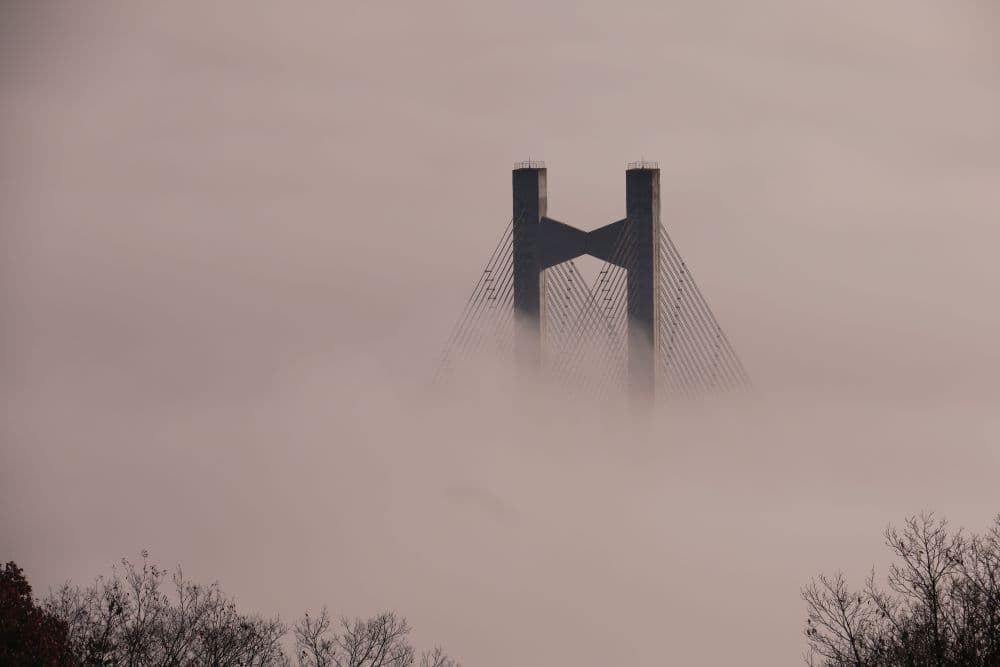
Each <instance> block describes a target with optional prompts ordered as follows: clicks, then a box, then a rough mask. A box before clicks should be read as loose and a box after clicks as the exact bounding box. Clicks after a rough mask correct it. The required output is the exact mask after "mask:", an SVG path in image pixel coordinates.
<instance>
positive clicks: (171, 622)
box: [43, 552, 460, 667]
mask: <svg viewBox="0 0 1000 667" xmlns="http://www.w3.org/2000/svg"><path fill="white" fill-rule="evenodd" d="M168 574H169V573H168V572H167V571H166V570H164V569H162V568H160V567H158V566H156V565H153V564H151V563H149V560H148V554H147V553H146V552H143V553H142V562H141V563H140V564H138V565H136V564H133V563H132V562H130V561H129V560H127V559H123V560H122V561H121V564H120V565H119V566H116V567H114V568H113V569H112V573H111V576H110V577H107V578H105V577H99V578H98V579H97V581H96V582H95V583H94V585H93V586H90V587H88V588H80V587H77V586H72V585H70V584H65V585H64V586H62V587H61V588H59V589H58V590H56V591H54V592H52V593H50V594H49V596H48V597H47V598H46V600H45V601H44V604H43V610H44V611H45V613H47V614H49V615H50V616H51V617H52V618H53V620H54V621H56V622H58V623H59V624H60V627H62V626H65V635H64V637H65V639H64V643H65V644H66V645H67V647H68V648H69V651H70V653H71V654H72V657H73V661H75V662H79V663H81V664H86V665H116V666H117V665H126V666H128V667H133V666H140V665H141V666H142V667H147V666H154V667H179V666H180V665H184V666H187V665H191V666H194V667H237V666H239V667H278V666H280V667H285V666H287V665H291V664H296V663H297V664H298V665H299V667H410V666H411V665H413V663H414V662H415V656H416V652H415V651H414V648H413V646H412V645H411V644H410V641H409V634H410V626H409V624H408V623H407V621H406V619H405V618H402V617H400V616H398V615H396V614H395V613H393V612H385V613H382V614H379V615H377V616H374V617H372V618H369V619H360V618H358V619H354V620H348V619H347V618H344V619H342V620H341V622H340V626H339V628H335V627H334V624H333V622H332V621H331V619H330V615H329V613H328V612H327V610H326V608H325V607H324V608H323V610H322V611H321V612H320V614H319V616H311V615H310V614H309V613H306V614H305V615H304V616H303V618H301V619H300V620H299V621H298V622H297V623H296V624H295V625H294V627H293V628H292V635H293V637H294V641H295V655H294V658H290V657H289V656H287V655H286V654H285V653H284V651H283V650H282V638H283V637H284V635H285V634H286V630H287V629H286V627H285V626H284V624H282V623H281V622H280V621H279V620H278V619H277V618H264V617H261V616H259V615H256V614H245V613H242V612H240V611H239V610H238V609H237V607H236V603H235V602H234V601H233V600H232V598H230V597H228V596H226V595H225V594H224V593H223V592H222V591H221V590H220V588H219V586H218V584H211V585H208V586H204V585H201V584H197V583H195V582H192V581H190V580H188V579H186V578H185V577H184V573H183V572H182V571H181V569H180V568H177V569H176V570H175V571H174V572H173V573H172V576H171V577H170V581H172V583H173V586H172V587H168V588H170V589H171V590H169V591H165V590H164V583H165V581H168V580H167V575H168ZM420 667H460V665H459V664H458V662H456V661H455V660H453V659H451V658H450V657H448V656H447V654H445V653H444V651H442V650H441V649H440V648H435V649H434V650H432V651H429V652H425V653H424V654H422V656H421V660H420Z"/></svg>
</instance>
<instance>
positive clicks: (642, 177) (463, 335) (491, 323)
mask: <svg viewBox="0 0 1000 667" xmlns="http://www.w3.org/2000/svg"><path fill="white" fill-rule="evenodd" d="M547 177H548V174H547V171H546V169H545V165H544V164H542V163H540V162H521V163H518V164H516V165H514V169H513V172H512V175H511V191H512V203H513V210H512V216H511V221H510V224H509V226H508V227H507V229H506V230H505V231H504V235H503V236H502V237H501V239H500V242H499V243H498V244H497V247H496V248H495V249H494V251H493V254H492V255H491V257H490V259H489V261H488V262H487V264H486V267H485V268H484V269H483V272H482V275H481V276H480V279H479V282H478V283H477V284H476V286H475V288H474V289H473V292H472V295H471V296H470V297H469V301H468V303H467V304H466V308H465V311H464V312H463V314H462V316H461V318H460V320H459V322H458V324H457V325H456V327H455V329H454V332H453V334H452V337H451V341H450V343H449V344H448V346H447V348H446V350H445V353H444V355H443V358H442V362H441V366H440V367H439V373H440V372H442V371H443V370H446V369H448V368H451V367H452V365H453V363H454V361H455V360H456V358H457V356H458V355H460V354H471V353H482V352H485V351H486V348H487V347H489V346H491V345H497V346H498V347H497V348H496V349H494V350H493V353H494V354H495V353H499V354H501V355H503V356H505V357H506V356H507V355H510V354H512V355H513V359H514V361H515V363H516V364H517V365H518V366H519V367H526V368H528V369H541V368H543V367H546V368H550V369H552V370H553V371H554V372H555V373H556V374H558V375H561V376H562V378H563V379H564V380H565V386H567V387H568V388H571V389H572V390H573V391H574V392H575V391H577V390H579V391H583V392H587V393H599V394H602V395H603V393H604V391H605V390H606V389H607V387H609V386H615V387H624V388H625V389H626V390H627V391H628V393H629V394H631V395H632V397H633V398H636V399H639V400H640V401H642V402H647V401H650V400H651V399H653V397H654V396H657V397H659V396H663V397H665V398H667V399H668V400H673V399H675V398H684V397H690V396H694V395H697V394H701V393H705V392H710V391H717V390H729V389H739V388H742V387H746V386H748V385H749V377H748V376H747V374H746V371H745V370H744V369H743V366H742V364H741V363H740V360H739V358H738V356H737V355H736V352H735V351H734V350H733V348H732V346H731V345H730V344H729V341H728V340H727V339H726V336H725V334H724V333H723V331H722V328H721V327H720V326H719V323H718V322H717V321H716V319H715V316H714V315H713V314H712V311H711V309H710V308H709V307H708V303H707V302H706V300H705V298H704V297H703V296H702V294H701V291H700V290H699V289H698V286H697V285H696V284H695V282H694V279H693V277H692V276H691V274H690V272H689V271H688V269H687V265H686V264H685V262H684V260H683V258H682V257H681V255H680V252H679V251H678V250H677V247H676V246H675V245H674V243H673V241H672V240H671V238H670V235H669V234H668V233H667V232H666V230H665V229H664V228H663V226H662V224H661V221H660V169H659V167H658V166H657V165H656V164H655V163H648V162H635V163H630V164H629V165H628V166H627V168H626V171H625V217H624V218H622V219H621V220H617V221H615V222H611V223H609V224H607V225H604V226H603V227H600V228H598V229H594V230H592V231H589V232H586V231H582V230H580V229H577V228H576V227H573V226H571V225H568V224H566V223H563V222H559V221H558V220H555V219H554V218H551V217H549V211H548V194H547V192H546V186H547ZM581 255H590V256H591V257H596V258H597V259H599V260H602V261H603V262H604V264H603V268H602V270H601V272H600V274H599V276H598V278H597V281H596V282H595V284H593V285H590V284H589V283H588V281H587V279H585V278H584V277H583V275H582V274H581V273H580V272H579V270H578V269H577V267H576V265H575V263H574V262H573V260H574V259H575V258H576V257H580V256H581ZM508 358H509V357H508Z"/></svg>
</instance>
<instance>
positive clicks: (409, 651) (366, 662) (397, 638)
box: [336, 612, 414, 667]
mask: <svg viewBox="0 0 1000 667" xmlns="http://www.w3.org/2000/svg"><path fill="white" fill-rule="evenodd" d="M341 626H342V627H341V634H340V635H339V636H338V637H337V639H336V642H337V647H338V651H337V654H338V655H337V660H336V665H337V667H409V665H412V664H413V659H414V650H413V646H411V645H410V642H409V637H408V636H409V634H410V625H409V623H407V622H406V619H405V618H401V617H399V616H397V615H396V614H395V613H393V612H385V613H382V614H379V615H378V616H374V617H372V618H369V619H368V620H362V619H360V618H358V619H355V620H354V621H349V620H347V619H346V618H345V619H343V620H342V621H341Z"/></svg>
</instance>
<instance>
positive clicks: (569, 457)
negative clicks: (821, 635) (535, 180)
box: [0, 0, 1000, 667]
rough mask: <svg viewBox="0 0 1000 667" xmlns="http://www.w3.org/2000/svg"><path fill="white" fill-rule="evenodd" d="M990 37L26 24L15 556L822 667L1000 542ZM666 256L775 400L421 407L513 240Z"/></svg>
mask: <svg viewBox="0 0 1000 667" xmlns="http://www.w3.org/2000/svg"><path fill="white" fill-rule="evenodd" d="M998 44H1000V17H998V15H997V10H996V9H995V3H993V2H991V1H990V0H983V1H982V2H974V1H971V0H956V1H954V2H947V3H943V2H930V1H926V2H924V1H917V0H905V1H904V0H886V1H884V2H860V1H859V0H849V1H847V2H837V3H830V2H819V1H807V2H802V1H799V0H794V1H793V0H762V1H758V2H754V3H745V2H738V1H736V0H733V1H731V2H721V1H712V2H706V1H705V0H697V1H695V0H684V1H680V0H675V1H672V2H664V1H658V2H623V3H610V2H604V3H599V2H547V3H537V2H527V1H526V0H523V1H522V0H515V1H513V2H507V3H491V4H489V5H487V4H486V3H467V2H457V1H455V2H443V1H440V0H430V1H427V2H420V3H385V2H383V3H378V2H346V1H343V0H341V1H335V2H332V3H296V4H295V5H294V6H293V5H292V4H290V3H282V4H280V5H279V4H274V3H263V2H260V3H248V2H241V3H235V2H234V3H219V2H214V3H195V2H174V3H160V4H159V5H154V4H152V3H150V4H139V3H131V2H104V3H99V4H98V3H93V4H84V3H44V4H39V3H29V2H24V3H20V4H19V3H17V2H7V3H4V5H3V7H2V9H0V48H2V56H0V145H2V147H3V151H2V157H0V160H2V161H0V216H2V217H0V221H2V223H0V224H2V238H0V253H2V257H0V259H2V266H3V274H2V282H0V285H2V287H0V307H2V318H0V328H2V329H0V355H2V356H0V364H2V365H0V370H2V376H0V401H2V403H3V405H4V406H5V412H4V421H3V424H2V428H3V430H2V434H3V450H2V459H0V466H2V467H0V471H2V472H0V557H2V558H3V559H4V560H7V559H13V560H16V561H17V562H18V563H20V564H21V565H22V566H23V567H25V569H26V572H27V575H28V576H29V579H30V580H31V581H32V582H33V583H34V584H35V586H36V589H37V590H38V591H44V590H46V589H47V588H48V587H50V586H53V585H57V584H58V583H60V582H61V581H63V580H64V579H66V578H72V579H73V580H74V581H77V582H86V581H90V580H92V579H93V578H94V577H95V576H96V575H98V574H101V573H106V572H107V570H108V568H109V566H110V565H111V563H113V562H114V561H115V560H116V559H117V558H119V557H121V556H135V555H136V554H137V553H138V551H139V550H140V549H142V548H148V549H149V550H150V551H151V552H152V554H153V557H154V558H155V559H156V560H158V562H160V563H161V564H166V565H172V564H175V563H182V564H183V565H184V567H185V572H186V573H187V574H189V575H191V576H192V577H195V578H198V579H203V580H213V579H219V580H220V582H221V584H222V585H223V587H224V588H225V589H226V590H227V591H230V592H232V593H234V594H235V595H237V597H238V600H239V602H240V604H241V606H243V607H244V608H247V609H254V610H258V611H261V612H264V613H280V614H281V615H282V617H283V618H285V619H292V618H294V617H296V616H297V615H299V614H300V613H301V612H302V611H303V610H305V609H306V608H312V609H316V608H317V607H319V606H320V605H322V604H324V603H325V604H328V605H329V606H330V608H331V610H332V611H334V612H335V613H337V614H341V613H343V614H351V615H361V614H370V613H374V612H376V611H378V610H380V609H383V608H387V607H389V608H395V609H397V610H399V611H400V612H401V613H403V614H405V615H406V616H408V618H409V619H410V621H411V623H412V624H413V625H414V626H415V627H416V629H417V640H418V642H419V643H420V644H421V645H429V644H432V643H441V644H443V645H444V646H445V647H446V648H447V649H448V650H449V651H450V652H451V653H453V654H454V655H456V656H458V657H459V658H461V659H462V661H463V663H464V664H466V665H467V666H469V667H500V666H503V665H511V664H519V665H527V666H530V665H539V666H541V665H574V666H580V667H586V666H589V665H594V666H596V665H608V664H626V663H627V664H633V665H663V664H678V665H680V664H683V665H720V664H721V665H725V664H737V663H738V664H752V665H784V664H796V663H797V662H798V661H799V655H800V653H801V652H802V650H803V648H804V642H803V641H802V636H801V634H800V628H801V624H802V621H803V616H804V608H803V606H802V604H801V602H800V601H799V598H798V593H799V588H800V586H801V585H803V584H804V583H806V582H807V581H808V579H809V577H810V576H812V575H813V574H815V573H818V572H823V571H832V570H834V569H837V568H842V569H844V570H845V571H846V572H847V574H848V576H849V577H851V578H852V579H853V580H854V581H856V582H860V580H861V579H862V577H863V576H864V575H865V574H866V573H867V571H868V568H870V567H871V566H872V565H873V564H878V565H880V566H881V565H882V564H883V563H884V558H885V550H884V549H883V548H882V546H881V540H880V535H879V533H880V531H881V529H882V528H883V527H884V526H885V525H886V524H888V523H890V522H898V521H900V520H901V519H902V518H903V517H904V516H906V515H907V514H910V513H914V512H918V511H921V510H925V509H933V510H936V511H937V512H938V513H940V514H943V515H946V516H948V517H949V518H951V519H952V521H953V522H954V523H956V524H959V525H964V526H967V527H968V528H970V529H973V530H978V529H980V528H981V527H982V526H984V525H985V524H986V522H987V521H988V520H989V519H990V517H991V516H992V515H994V514H995V513H996V512H997V511H998V510H1000V491H998V490H997V489H998V485H997V483H996V479H997V478H998V473H1000V458H998V454H1000V451H998V434H1000V413H998V411H997V409H996V405H997V398H998V394H1000V391H998V384H997V381H996V378H997V374H998V371H1000V353H998V352H997V345H996V341H997V339H998V335H1000V310H998V308H997V306H996V303H997V299H996V295H997V291H998V287H1000V268H998V267H1000V265H998V263H997V262H996V259H995V258H996V253H997V248H998V246H1000V229H998V227H997V224H998V221H1000V90H998V87H997V81H998V74H1000V47H998ZM529 156H530V157H532V158H536V159H544V160H546V161H547V163H548V166H549V184H550V185H549V212H550V214H551V215H553V216H554V217H556V218H558V219H561V220H565V221H567V222H571V223H573V224H576V225H577V226H580V227H582V228H592V227H596V226H598V225H601V224H604V223H605V222H608V221H611V220H614V219H617V218H618V217H621V215H622V209H623V206H624V174H623V169H624V165H625V163H626V162H627V161H629V160H634V159H639V158H641V157H644V158H646V159H657V160H659V162H660V165H661V167H662V170H663V171H662V178H663V193H664V194H663V199H664V204H663V209H664V211H663V217H664V222H665V224H666V226H667V228H668V229H669V230H670V231H671V234H672V235H673V237H674V239H675V240H676V241H677V243H678V245H679V247H680V249H681V251H682V252H683V253H684V254H685V257H686V259H687V262H688V264H689V266H690V267H691V268H692V270H693V271H694V274H695V276H696V277H697V278H698V280H699V282H700V284H701V286H702V289H703V291H704V292H705V294H706V296H707V298H708V300H709V302H710V303H711V305H712V306H713V308H714V309H715V311H716V314H717V316H718V317H719V319H720V320H721V322H722V324H723V326H724V327H725V328H726V330H727V332H728V334H729V336H730V338H731V339H732V341H733V343H734V345H735V346H736V348H737V350H738V352H739V353H740V354H741V356H742V358H743V360H744V362H745V364H746V366H747V367H748V369H749V370H750V372H751V374H752V375H753V377H754V380H755V384H756V391H755V393H754V394H753V395H752V396H750V397H748V398H747V399H746V400H742V401H739V402H736V403H719V404H714V405H702V406H678V407H677V408H676V409H674V410H671V411H667V412H664V413H663V414H661V415H658V416H657V417H656V418H653V419H649V420H645V419H639V418H636V417H635V416H634V415H632V414H631V413H630V412H629V411H628V410H627V409H623V406H620V405H611V406H607V407H606V408H602V407H601V406H596V405H592V404H585V403H573V404H571V403H569V402H567V401H564V400H562V399H561V397H560V396H559V395H558V393H557V392H553V391H551V389H550V388H547V387H544V386H541V387H537V388H535V389H534V390H532V391H531V392H529V393H528V394H526V395H525V396H522V397H520V398H517V399H514V398H512V397H511V395H510V391H511V387H510V385H509V384H508V383H505V382H503V381H501V380H496V381H491V378H494V377H502V376H503V372H502V371H503V369H498V368H495V367H493V365H491V364H490V363H488V362H487V363H485V364H484V365H483V366H482V367H481V368H478V369H477V372H476V373H474V374H472V377H473V378H474V380H469V381H468V382H467V383H466V384H464V385H461V386H458V387H452V388H450V389H448V390H446V391H444V392H440V393H431V392H429V391H428V390H427V384H426V377H427V375H428V374H429V372H430V370H431V368H432V362H433V359H434V357H435V355H436V354H437V353H438V352H439V350H440V346H441V345H442V344H443V343H444V341H445V340H446V338H447V334H448V332H449V329H450V327H451V326H452V324H453V322H454V319H455V318H456V317H457V315H458V314H459V311H460V310H461V307H462V305H463V304H464V300H465V298H466V297H467V295H468V290H469V289H471V287H472V284H473V282H474V280H475V278H476V277H477V272H478V271H479V270H480V268H481V266H482V264H483V262H485V260H486V258H487V256H488V253H489V251H490V249H492V247H493V245H494V243H495V240H496V238H497V236H498V235H499V234H500V233H501V232H502V230H503V227H504V225H505V224H506V221H507V219H508V217H509V208H510V193H509V186H510V176H509V171H508V170H509V169H510V166H511V163H512V162H514V161H515V160H522V159H527V158H528V157H529Z"/></svg>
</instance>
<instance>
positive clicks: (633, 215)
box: [512, 162, 660, 397]
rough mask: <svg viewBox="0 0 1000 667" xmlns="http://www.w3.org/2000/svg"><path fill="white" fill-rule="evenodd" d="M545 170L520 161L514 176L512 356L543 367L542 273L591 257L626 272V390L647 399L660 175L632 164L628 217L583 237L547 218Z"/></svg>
mask: <svg viewBox="0 0 1000 667" xmlns="http://www.w3.org/2000/svg"><path fill="white" fill-rule="evenodd" d="M546 178H547V174H546V169H545V167H544V166H542V165H541V163H530V162H524V163H518V164H517V165H515V167H514V170H513V172H512V184H513V187H512V191H513V263H514V268H513V283H514V317H515V321H516V322H517V327H516V329H515V355H516V359H517V361H518V362H519V363H521V364H524V365H530V366H537V365H540V364H541V350H542V346H541V340H542V335H543V329H544V327H545V321H544V313H545V291H546V290H545V269H548V268H550V267H552V266H554V265H556V264H559V263H562V262H565V261H569V260H571V259H573V258H575V257H579V256H580V255H592V256H594V257H598V258H599V259H603V260H605V261H608V262H611V263H613V264H615V265H618V266H621V267H623V268H624V269H625V270H626V272H627V287H626V289H627V313H628V362H627V363H628V388H629V391H630V393H632V394H633V395H635V396H637V397H641V396H649V397H652V396H653V394H654V391H655V385H656V330H657V317H656V314H657V286H658V285H659V284H660V280H659V274H658V270H659V266H660V263H659V261H658V259H659V258H658V249H659V230H660V169H659V167H657V166H656V165H655V164H653V163H632V164H630V165H629V168H628V169H627V170H626V172H625V218H624V219H622V220H619V221H617V222H613V223H611V224H609V225H605V226H604V227H601V228H600V229H596V230H594V231H592V232H582V231H580V230H578V229H575V228H573V227H570V226H569V225H566V224H564V223H561V222H558V221H556V220H553V219H552V218H549V217H548V216H547V212H548V210H547V209H548V196H547V193H546Z"/></svg>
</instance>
